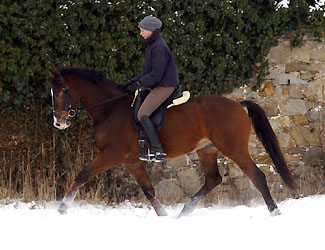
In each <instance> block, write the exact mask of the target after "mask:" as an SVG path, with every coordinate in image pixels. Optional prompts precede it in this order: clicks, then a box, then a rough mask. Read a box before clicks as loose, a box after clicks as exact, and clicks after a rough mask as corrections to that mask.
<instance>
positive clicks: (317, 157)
mask: <svg viewBox="0 0 325 250" xmlns="http://www.w3.org/2000/svg"><path fill="white" fill-rule="evenodd" d="M301 160H302V161H303V162H304V163H305V164H306V165H307V166H312V167H317V166H325V153H324V151H323V150H322V148H321V147H317V148H314V149H311V150H307V151H305V153H304V155H303V157H302V158H301Z"/></svg>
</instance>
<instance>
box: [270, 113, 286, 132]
mask: <svg viewBox="0 0 325 250" xmlns="http://www.w3.org/2000/svg"><path fill="white" fill-rule="evenodd" d="M271 119H272V120H273V121H275V122H276V123H277V124H278V127H279V128H281V130H282V131H283V128H284V127H288V126H289V124H290V118H289V117H288V116H277V117H272V118H271Z"/></svg>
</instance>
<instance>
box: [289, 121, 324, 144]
mask: <svg viewBox="0 0 325 250" xmlns="http://www.w3.org/2000/svg"><path fill="white" fill-rule="evenodd" d="M290 134H291V136H292V138H293V139H294V140H295V142H296V145H297V146H298V147H309V146H319V145H320V135H319V131H318V129H314V128H311V127H303V126H295V127H292V128H290Z"/></svg>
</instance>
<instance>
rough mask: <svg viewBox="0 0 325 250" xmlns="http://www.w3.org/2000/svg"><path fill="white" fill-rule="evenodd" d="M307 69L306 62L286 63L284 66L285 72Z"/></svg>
mask: <svg viewBox="0 0 325 250" xmlns="http://www.w3.org/2000/svg"><path fill="white" fill-rule="evenodd" d="M307 70H308V64H306V63H297V62H293V63H288V64H286V66H285V73H290V72H301V71H307Z"/></svg>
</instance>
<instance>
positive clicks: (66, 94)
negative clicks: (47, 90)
mask: <svg viewBox="0 0 325 250" xmlns="http://www.w3.org/2000/svg"><path fill="white" fill-rule="evenodd" d="M61 78H62V81H56V80H54V79H53V81H54V82H55V83H58V84H62V88H61V89H62V91H63V102H64V109H63V110H54V96H52V104H53V116H55V117H57V118H61V119H63V120H65V121H66V120H69V119H70V118H73V117H75V116H76V114H77V112H78V110H75V109H73V107H72V104H71V103H70V102H68V100H70V99H72V100H73V101H74V102H75V103H77V102H76V99H75V98H74V97H73V95H72V93H71V91H70V89H69V88H68V87H67V85H66V84H65V82H64V79H63V77H61ZM69 96H70V98H69ZM64 112H66V113H67V116H66V117H62V116H60V115H59V116H58V115H57V114H60V113H64Z"/></svg>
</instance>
